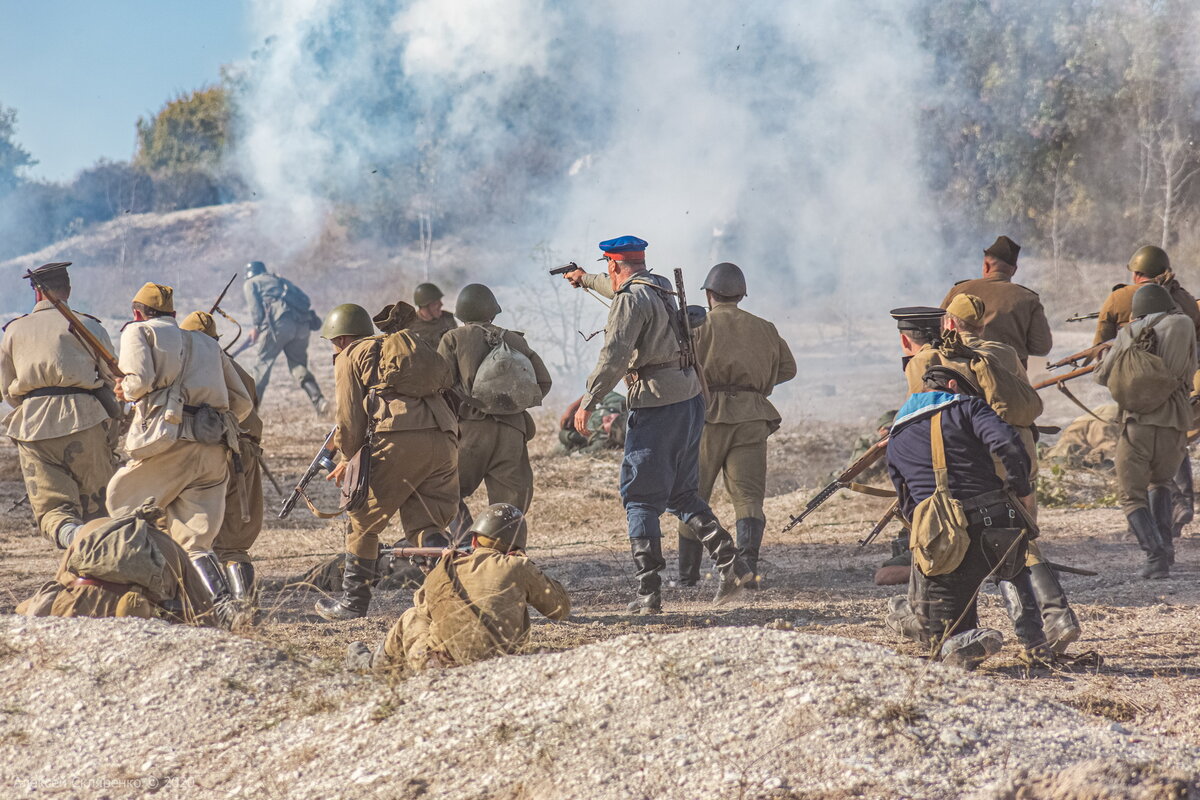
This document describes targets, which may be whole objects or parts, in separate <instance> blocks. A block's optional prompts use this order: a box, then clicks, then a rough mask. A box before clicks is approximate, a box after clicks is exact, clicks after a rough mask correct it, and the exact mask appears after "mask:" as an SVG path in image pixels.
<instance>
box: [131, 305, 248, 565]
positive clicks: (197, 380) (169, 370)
mask: <svg viewBox="0 0 1200 800" xmlns="http://www.w3.org/2000/svg"><path fill="white" fill-rule="evenodd" d="M184 336H187V337H190V342H191V355H190V357H189V359H188V365H187V371H186V372H184V373H183V376H182V379H181V380H180V385H181V387H182V390H183V402H184V404H185V405H192V406H195V405H200V404H202V403H207V404H208V405H210V406H212V407H213V408H214V409H216V410H217V411H230V412H231V413H232V414H233V415H234V417H235V418H236V419H237V420H238V422H242V421H244V420H245V419H246V418H247V417H248V416H249V415H250V413H251V412H252V411H253V410H254V401H253V400H252V399H251V396H250V394H249V393H248V392H247V391H246V387H245V386H244V385H243V384H242V379H241V378H240V377H239V375H238V373H237V371H236V370H235V369H234V367H233V361H232V359H229V358H227V357H226V356H225V355H224V353H222V352H221V348H220V346H219V345H218V344H217V342H216V340H215V339H212V338H210V337H209V336H207V335H205V334H203V333H200V332H198V331H185V330H181V329H180V328H179V326H178V325H177V324H176V322H175V320H174V318H172V317H156V318H154V319H151V320H146V321H144V322H133V323H130V324H129V325H127V326H126V327H125V330H124V332H123V333H122V334H121V357H120V359H119V360H118V363H119V364H120V367H121V371H122V372H125V373H126V375H125V378H124V379H123V381H122V386H123V389H124V392H125V395H126V397H127V398H128V399H129V400H131V401H137V400H139V399H141V398H142V397H145V396H146V395H147V394H149V393H150V392H152V391H155V390H157V389H161V388H164V387H167V386H170V385H171V384H172V383H173V382H175V379H176V378H177V377H179V375H180V372H181V370H182V368H183V348H184V344H183V337H184ZM143 405H144V404H140V403H138V404H135V407H134V421H133V424H134V425H138V424H139V421H140V419H141V415H142V414H143V413H144V410H143ZM228 462H229V458H228V455H227V451H226V449H225V447H224V445H220V444H200V443H199V442H195V441H189V440H186V439H183V438H180V439H179V440H178V441H176V442H175V443H174V444H172V445H171V446H170V447H169V448H168V449H167V450H165V451H164V452H162V453H159V454H158V455H154V456H150V457H149V458H144V459H131V460H130V461H129V462H128V463H127V464H126V465H125V466H124V467H122V468H121V469H119V470H117V473H116V474H115V475H113V478H112V480H111V481H109V484H108V504H109V511H110V513H111V515H112V516H114V517H118V516H122V515H123V514H127V513H130V512H131V511H133V510H134V509H136V508H137V507H138V506H140V505H142V504H143V503H145V502H146V500H147V499H148V498H150V497H153V498H155V504H156V505H158V506H159V507H160V508H162V509H163V510H164V511H165V512H166V515H167V517H166V524H167V529H168V531H169V532H170V534H171V538H173V539H174V540H175V541H176V542H177V543H178V544H179V545H180V546H181V547H183V548H184V549H185V550H187V551H188V554H189V555H192V556H195V555H200V554H203V553H206V552H209V551H210V550H211V549H212V543H213V540H214V539H215V538H216V535H217V531H218V530H219V527H220V523H221V520H222V519H223V517H224V515H225V489H226V482H227V481H228V479H229V467H228Z"/></svg>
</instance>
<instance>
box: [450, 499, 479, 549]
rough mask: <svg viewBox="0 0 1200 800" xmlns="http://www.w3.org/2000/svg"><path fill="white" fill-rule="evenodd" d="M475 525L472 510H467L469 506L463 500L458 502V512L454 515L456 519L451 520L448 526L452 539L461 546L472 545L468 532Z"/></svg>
mask: <svg viewBox="0 0 1200 800" xmlns="http://www.w3.org/2000/svg"><path fill="white" fill-rule="evenodd" d="M473 524H475V518H474V517H472V516H471V509H469V508H467V504H466V503H465V502H463V501H462V500H459V501H458V511H457V512H455V514H454V519H452V520H450V524H449V525H448V526H447V528H448V530H449V531H450V537H451V538H452V539H454V541H455V542H456V543H459V544H470V541H469V537H468V536H467V531H468V530H470V529H471V526H472V525H473Z"/></svg>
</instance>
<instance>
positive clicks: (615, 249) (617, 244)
mask: <svg viewBox="0 0 1200 800" xmlns="http://www.w3.org/2000/svg"><path fill="white" fill-rule="evenodd" d="M649 246H650V243H649V242H647V241H646V240H645V239H639V238H638V237H636V236H618V237H617V238H616V239H609V240H608V241H606V242H601V243H600V249H601V250H603V251H604V252H606V253H640V252H641V251H643V250H645V249H646V248H647V247H649Z"/></svg>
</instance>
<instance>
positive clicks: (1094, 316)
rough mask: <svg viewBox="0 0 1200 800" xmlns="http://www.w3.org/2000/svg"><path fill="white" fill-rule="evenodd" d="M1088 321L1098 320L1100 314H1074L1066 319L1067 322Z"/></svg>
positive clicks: (1097, 312) (1094, 312)
mask: <svg viewBox="0 0 1200 800" xmlns="http://www.w3.org/2000/svg"><path fill="white" fill-rule="evenodd" d="M1089 319H1100V312H1099V311H1093V312H1092V313H1090V314H1075V315H1073V316H1070V317H1067V322H1083V321H1084V320H1089Z"/></svg>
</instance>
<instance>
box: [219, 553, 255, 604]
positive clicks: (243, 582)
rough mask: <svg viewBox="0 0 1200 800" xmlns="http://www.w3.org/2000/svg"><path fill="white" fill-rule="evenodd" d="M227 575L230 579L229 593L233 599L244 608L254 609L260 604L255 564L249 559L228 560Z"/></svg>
mask: <svg viewBox="0 0 1200 800" xmlns="http://www.w3.org/2000/svg"><path fill="white" fill-rule="evenodd" d="M225 575H226V577H227V578H228V579H229V593H230V594H231V595H233V601H234V602H235V603H237V604H238V605H239V606H241V607H242V608H243V609H244V610H246V611H253V610H254V609H255V607H256V606H257V605H258V585H257V584H256V583H255V582H254V565H253V564H251V563H250V562H249V561H227V562H225Z"/></svg>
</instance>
